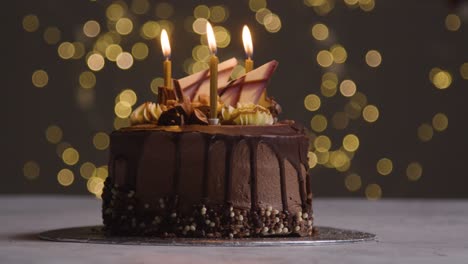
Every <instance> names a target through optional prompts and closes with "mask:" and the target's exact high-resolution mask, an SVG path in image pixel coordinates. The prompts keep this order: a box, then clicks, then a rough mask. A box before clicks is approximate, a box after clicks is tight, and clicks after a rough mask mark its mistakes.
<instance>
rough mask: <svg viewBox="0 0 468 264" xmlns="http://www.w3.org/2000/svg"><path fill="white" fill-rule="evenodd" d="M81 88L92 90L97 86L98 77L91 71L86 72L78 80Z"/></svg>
mask: <svg viewBox="0 0 468 264" xmlns="http://www.w3.org/2000/svg"><path fill="white" fill-rule="evenodd" d="M78 81H79V83H80V86H81V87H83V88H85V89H91V88H93V87H94V86H95V85H96V76H95V75H94V73H92V72H90V71H84V72H82V73H81V74H80V77H79V78H78Z"/></svg>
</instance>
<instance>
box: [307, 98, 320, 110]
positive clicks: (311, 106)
mask: <svg viewBox="0 0 468 264" xmlns="http://www.w3.org/2000/svg"><path fill="white" fill-rule="evenodd" d="M320 105H321V101H320V97H318V96H317V95H315V94H309V95H307V96H306V97H305V99H304V106H305V108H306V109H307V110H309V111H317V110H318V109H319V108H320Z"/></svg>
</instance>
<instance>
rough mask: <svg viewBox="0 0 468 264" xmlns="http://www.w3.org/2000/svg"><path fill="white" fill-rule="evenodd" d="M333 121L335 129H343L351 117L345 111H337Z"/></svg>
mask: <svg viewBox="0 0 468 264" xmlns="http://www.w3.org/2000/svg"><path fill="white" fill-rule="evenodd" d="M331 122H332V126H333V127H334V128H335V129H338V130H342V129H345V128H346V127H347V126H348V124H349V118H348V115H347V114H346V113H345V112H336V113H334V114H333V117H332V121H331Z"/></svg>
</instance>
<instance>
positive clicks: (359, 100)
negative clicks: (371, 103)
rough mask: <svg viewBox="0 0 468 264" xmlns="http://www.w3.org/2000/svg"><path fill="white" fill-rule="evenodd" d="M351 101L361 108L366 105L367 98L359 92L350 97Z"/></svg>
mask: <svg viewBox="0 0 468 264" xmlns="http://www.w3.org/2000/svg"><path fill="white" fill-rule="evenodd" d="M351 101H353V102H354V103H356V104H358V105H359V106H360V107H361V108H364V107H365V106H366V105H367V96H366V95H365V94H363V93H361V92H356V93H355V94H354V95H353V96H352V97H351Z"/></svg>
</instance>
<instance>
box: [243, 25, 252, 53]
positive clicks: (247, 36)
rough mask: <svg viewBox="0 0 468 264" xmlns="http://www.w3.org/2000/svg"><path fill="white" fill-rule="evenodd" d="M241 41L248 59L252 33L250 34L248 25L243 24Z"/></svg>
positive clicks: (250, 51)
mask: <svg viewBox="0 0 468 264" xmlns="http://www.w3.org/2000/svg"><path fill="white" fill-rule="evenodd" d="M242 41H243V42H244V50H245V54H246V55H247V57H248V58H249V59H250V58H251V57H252V54H253V44H252V35H250V30H249V27H247V26H244V28H243V29H242Z"/></svg>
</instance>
